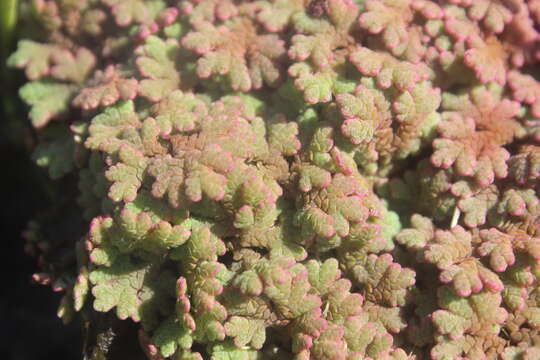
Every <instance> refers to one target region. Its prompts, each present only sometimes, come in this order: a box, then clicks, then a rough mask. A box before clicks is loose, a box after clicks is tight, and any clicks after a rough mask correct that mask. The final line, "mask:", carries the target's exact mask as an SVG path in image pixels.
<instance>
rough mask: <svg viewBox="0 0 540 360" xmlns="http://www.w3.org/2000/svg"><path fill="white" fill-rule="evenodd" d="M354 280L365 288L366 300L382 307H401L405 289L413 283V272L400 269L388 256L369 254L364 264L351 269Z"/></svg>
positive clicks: (403, 301) (403, 302) (405, 293)
mask: <svg viewBox="0 0 540 360" xmlns="http://www.w3.org/2000/svg"><path fill="white" fill-rule="evenodd" d="M353 273H354V278H355V280H356V281H357V282H358V283H360V284H362V285H363V286H365V287H366V290H365V291H364V297H365V298H366V300H368V301H371V302H373V303H376V304H381V305H384V306H390V307H395V306H403V305H404V304H405V297H406V295H407V289H408V288H409V287H411V286H412V285H414V283H415V272H414V271H413V270H411V269H407V268H402V267H401V265H399V264H398V263H396V262H394V261H393V258H392V256H391V255H390V254H384V255H381V256H377V255H374V254H371V255H369V256H368V258H367V259H366V262H365V264H363V265H357V266H355V267H354V268H353Z"/></svg>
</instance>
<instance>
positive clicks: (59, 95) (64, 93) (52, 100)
mask: <svg viewBox="0 0 540 360" xmlns="http://www.w3.org/2000/svg"><path fill="white" fill-rule="evenodd" d="M75 89H76V87H75V86H73V85H68V84H62V83H57V82H54V81H52V80H39V81H33V82H30V83H28V84H26V85H24V86H23V87H22V88H21V89H20V90H19V95H20V97H21V98H22V99H23V101H24V102H25V103H27V104H28V105H30V106H31V107H32V109H31V110H30V119H31V120H32V125H34V127H36V128H42V127H44V126H45V125H47V123H48V122H49V121H50V120H51V119H53V118H57V117H60V116H62V115H65V114H66V113H67V111H68V110H69V103H70V101H71V98H72V97H73V94H74V93H75Z"/></svg>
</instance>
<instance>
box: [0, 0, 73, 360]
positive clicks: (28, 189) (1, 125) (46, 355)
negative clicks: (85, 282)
mask: <svg viewBox="0 0 540 360" xmlns="http://www.w3.org/2000/svg"><path fill="white" fill-rule="evenodd" d="M23 24H24V21H22V20H21V19H20V18H17V1H15V0H0V61H1V65H0V163H1V164H2V171H1V175H0V183H1V189H2V205H1V206H0V212H1V214H0V221H1V222H0V230H1V235H2V248H1V249H2V250H1V251H0V257H1V259H0V264H1V265H2V275H3V281H2V290H0V324H2V326H0V358H2V359H6V360H45V359H66V360H69V359H80V354H81V348H82V340H81V331H80V327H79V326H80V325H79V324H80V322H78V321H73V322H72V323H71V324H70V325H68V326H65V325H64V324H62V321H61V320H60V319H59V318H57V317H56V316H55V314H56V308H57V307H58V303H59V301H60V297H61V295H60V294H57V293H53V292H51V290H50V288H49V287H45V286H40V285H37V284H33V283H32V282H31V275H32V274H33V273H35V272H37V271H39V268H38V266H37V263H36V259H35V258H32V257H30V256H28V255H27V254H26V253H25V251H24V239H23V233H24V231H25V229H26V228H27V226H28V223H29V221H30V220H31V219H33V218H35V217H41V216H46V215H47V214H50V211H51V206H52V204H53V200H57V199H58V198H61V197H62V196H65V193H64V192H63V191H62V188H63V187H64V185H65V184H53V183H51V182H50V181H49V180H48V178H47V175H46V173H45V171H44V170H43V169H40V168H38V167H37V166H36V165H35V164H34V163H33V161H32V160H31V158H30V152H31V150H32V148H33V147H34V143H35V141H34V139H35V136H34V133H33V131H32V128H31V126H30V121H29V120H28V118H27V116H26V113H27V109H26V107H25V106H24V104H22V102H21V101H20V99H19V97H18V89H19V87H20V86H21V84H22V82H23V80H24V77H23V74H22V73H21V72H20V71H17V70H13V69H8V68H7V67H6V58H7V56H8V55H9V54H10V53H11V52H12V51H13V50H14V48H15V44H16V41H17V38H18V37H19V36H20V32H21V30H20V29H21V26H22V25H23Z"/></svg>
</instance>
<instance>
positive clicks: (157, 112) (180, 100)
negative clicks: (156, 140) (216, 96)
mask: <svg viewBox="0 0 540 360" xmlns="http://www.w3.org/2000/svg"><path fill="white" fill-rule="evenodd" d="M152 112H153V114H154V117H155V118H156V122H157V123H158V124H159V127H160V128H161V134H162V135H169V134H170V133H171V132H172V131H173V130H174V131H192V130H194V129H195V127H196V126H197V125H198V124H199V123H200V122H201V121H202V119H203V118H204V117H205V116H206V115H207V114H208V109H207V108H206V104H205V103H204V102H203V101H202V100H200V99H199V98H197V97H196V96H195V95H193V94H190V93H187V94H184V93H182V92H181V91H180V90H175V91H173V92H172V93H170V94H168V95H167V97H165V98H163V99H162V100H161V101H160V102H158V103H157V104H156V105H154V107H153V108H152Z"/></svg>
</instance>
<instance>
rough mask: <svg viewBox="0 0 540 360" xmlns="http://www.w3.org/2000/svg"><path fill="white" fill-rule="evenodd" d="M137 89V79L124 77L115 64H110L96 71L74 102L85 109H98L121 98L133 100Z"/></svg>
mask: <svg viewBox="0 0 540 360" xmlns="http://www.w3.org/2000/svg"><path fill="white" fill-rule="evenodd" d="M137 91H138V82H137V80H136V79H134V78H124V77H123V76H122V75H120V73H119V72H118V70H117V69H116V68H115V67H114V66H113V65H109V66H107V68H106V69H105V70H104V71H101V70H98V71H96V73H95V74H94V77H93V78H92V79H90V80H89V81H88V82H87V84H86V86H85V87H84V88H83V89H82V90H81V91H80V92H79V94H78V95H77V96H76V97H75V99H73V102H72V104H73V105H75V106H78V107H81V108H82V109H84V110H90V109H96V108H98V107H100V106H103V107H105V106H109V105H112V104H114V103H116V102H117V101H119V100H133V99H134V98H135V96H136V95H137Z"/></svg>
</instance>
